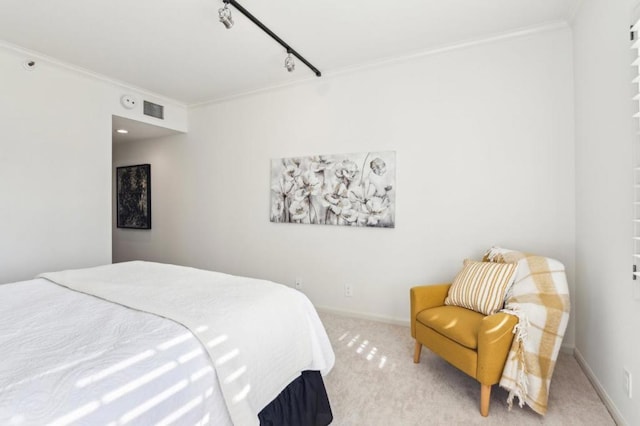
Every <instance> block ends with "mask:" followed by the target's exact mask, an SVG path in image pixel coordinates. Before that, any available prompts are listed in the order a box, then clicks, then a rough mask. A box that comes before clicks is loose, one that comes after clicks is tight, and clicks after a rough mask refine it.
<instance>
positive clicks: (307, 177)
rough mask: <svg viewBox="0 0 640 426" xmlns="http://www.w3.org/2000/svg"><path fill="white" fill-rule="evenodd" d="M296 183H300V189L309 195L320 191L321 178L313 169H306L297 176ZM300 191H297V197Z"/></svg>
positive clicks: (305, 194)
mask: <svg viewBox="0 0 640 426" xmlns="http://www.w3.org/2000/svg"><path fill="white" fill-rule="evenodd" d="M296 183H297V184H298V188H300V189H299V191H302V192H303V193H304V196H307V195H310V194H312V195H316V194H318V192H319V191H320V180H319V179H318V177H317V176H316V174H315V173H313V172H311V171H306V172H304V173H302V174H301V175H299V176H297V177H296ZM297 193H298V191H297V192H296V197H297V196H298V195H297Z"/></svg>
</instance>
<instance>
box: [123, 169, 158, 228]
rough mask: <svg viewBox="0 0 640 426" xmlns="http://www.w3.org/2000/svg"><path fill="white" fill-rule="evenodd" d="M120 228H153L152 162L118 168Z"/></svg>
mask: <svg viewBox="0 0 640 426" xmlns="http://www.w3.org/2000/svg"><path fill="white" fill-rule="evenodd" d="M116 191H117V209H118V210H117V212H116V215H117V226H118V228H133V229H151V164H138V165H136V166H124V167H117V168H116Z"/></svg>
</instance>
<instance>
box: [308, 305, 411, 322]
mask: <svg viewBox="0 0 640 426" xmlns="http://www.w3.org/2000/svg"><path fill="white" fill-rule="evenodd" d="M316 310H318V312H326V313H328V314H335V315H341V316H343V317H350V318H359V319H366V320H371V321H377V322H383V323H386V324H393V325H401V326H403V327H409V326H410V323H409V320H402V319H398V318H392V317H387V316H383V315H371V314H365V313H362V312H355V311H343V310H340V309H333V308H327V307H326V306H316Z"/></svg>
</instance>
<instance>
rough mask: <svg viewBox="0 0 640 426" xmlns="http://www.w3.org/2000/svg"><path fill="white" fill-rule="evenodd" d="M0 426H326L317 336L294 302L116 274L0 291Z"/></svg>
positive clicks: (186, 280) (284, 292) (329, 359)
mask: <svg viewBox="0 0 640 426" xmlns="http://www.w3.org/2000/svg"><path fill="white" fill-rule="evenodd" d="M0 356H1V357H2V358H1V359H0V424H3V425H44V424H51V425H67V424H80V425H127V424H132V425H152V424H157V425H165V424H179V425H182V424H189V425H191V424H199V425H205V424H209V425H223V426H224V425H234V424H235V425H257V424H261V425H287V424H291V425H304V424H309V425H326V424H329V423H330V422H331V421H332V415H331V409H330V406H329V401H328V398H327V395H326V391H325V389H324V385H323V383H322V375H326V374H327V373H328V372H329V371H330V370H331V368H332V367H333V364H334V360H335V358H334V354H333V350H332V348H331V344H330V342H329V339H328V337H327V334H326V332H325V330H324V327H323V326H322V323H321V321H320V319H319V318H318V315H317V313H316V311H315V309H314V308H313V306H312V305H311V302H310V301H309V300H308V299H307V298H306V297H305V296H304V295H303V294H302V293H300V292H298V291H296V290H293V289H291V288H288V287H286V286H283V285H279V284H275V283H272V282H268V281H263V280H256V279H250V278H243V277H236V276H232V275H227V274H222V273H217V272H211V271H203V270H199V269H194V268H185V267H180V266H174V265H165V264H159V263H153V262H140V261H136V262H124V263H119V264H114V265H106V266H101V267H96V268H88V269H81V270H70V271H62V272H56V273H46V274H42V275H41V276H39V277H38V278H36V279H33V280H29V281H24V282H18V283H10V284H4V285H0Z"/></svg>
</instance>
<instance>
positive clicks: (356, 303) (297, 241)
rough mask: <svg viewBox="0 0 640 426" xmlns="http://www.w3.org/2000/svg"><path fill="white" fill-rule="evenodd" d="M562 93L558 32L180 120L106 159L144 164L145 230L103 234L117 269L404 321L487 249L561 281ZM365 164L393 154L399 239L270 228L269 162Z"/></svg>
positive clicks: (566, 144) (566, 230) (565, 75)
mask: <svg viewBox="0 0 640 426" xmlns="http://www.w3.org/2000/svg"><path fill="white" fill-rule="evenodd" d="M296 72H305V70H304V69H302V68H301V69H300V70H296ZM572 87H573V80H572V67H571V35H570V30H569V28H556V29H553V30H548V31H543V32H540V33H535V34H530V35H528V36H523V37H513V38H506V39H504V40H501V41H496V42H493V43H487V44H480V45H476V46H473V47H467V48H461V49H457V50H452V51H448V52H445V53H440V54H434V55H427V56H423V57H420V58H414V59H411V60H405V61H397V62H396V63H394V64H390V65H385V66H381V67H377V68H370V69H365V70H361V71H359V72H354V73H345V74H342V75H337V76H333V77H327V78H325V77H323V78H322V79H318V80H317V81H314V82H311V83H306V84H302V85H298V86H293V87H289V88H284V89H280V90H275V91H269V92H266V93H261V94H255V95H252V96H247V97H243V98H239V99H235V100H231V101H227V102H222V103H218V104H211V105H208V106H203V107H198V108H195V109H192V110H191V111H190V114H189V122H190V123H189V127H190V130H189V134H188V135H184V136H177V137H170V138H164V139H160V140H155V141H146V142H142V143H136V144H132V145H128V146H120V147H118V148H117V151H116V154H115V157H114V160H115V163H116V164H115V165H120V164H124V163H125V162H127V163H136V162H150V163H151V164H152V174H153V203H154V205H153V215H154V216H153V217H154V224H153V229H152V230H151V231H150V232H147V233H142V232H127V233H126V234H125V233H117V234H115V235H114V236H115V239H114V260H115V261H118V260H128V259H133V258H144V259H150V260H161V261H170V262H174V263H181V264H188V265H193V266H196V267H203V268H209V269H214V270H219V271H223V272H228V273H233V274H239V275H247V276H254V277H260V278H266V279H271V280H274V281H278V282H282V283H286V284H289V285H293V282H294V279H295V278H296V277H300V278H301V279H302V281H303V287H304V291H305V293H307V294H308V295H309V297H310V298H311V300H312V301H313V302H314V303H315V304H316V305H317V306H321V307H329V308H331V309H335V310H343V311H351V312H359V313H363V314H366V315H370V316H378V317H381V318H386V319H393V320H400V321H407V320H408V317H409V288H410V287H412V286H414V285H420V284H426V283H435V282H443V281H447V280H450V279H452V278H453V276H454V275H455V273H456V272H457V271H458V270H459V268H460V267H461V264H462V260H463V259H464V258H466V257H473V258H479V257H481V256H482V254H483V252H484V251H485V250H486V249H487V248H489V246H491V245H492V244H500V245H502V246H505V247H510V248H516V249H522V250H526V251H530V252H535V253H540V254H544V255H548V256H552V257H555V258H558V259H560V260H561V261H563V262H564V263H565V264H566V266H567V268H568V271H569V278H570V282H571V283H573V279H572V278H573V267H574V238H575V233H574V216H575V210H574V207H575V202H574V190H575V188H574V175H575V169H574V157H573V155H574V144H573V109H572V108H573V90H572ZM369 150H371V151H382V150H394V151H396V152H397V177H396V178H397V180H396V182H397V204H396V213H397V214H396V228H395V229H365V228H346V227H337V226H319V225H294V224H273V223H270V222H269V211H270V208H269V189H270V182H269V176H270V174H269V167H270V159H272V158H280V157H291V156H301V155H313V154H332V153H349V152H362V151H369ZM344 283H350V284H352V285H353V289H354V290H353V292H354V295H353V297H352V298H345V297H344V290H343V285H344ZM571 286H572V287H571V288H572V290H573V289H574V287H573V284H571ZM572 328H573V323H571V325H570V331H569V332H568V335H567V339H566V340H565V343H567V344H569V345H573V332H572V331H571V329H572Z"/></svg>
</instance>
